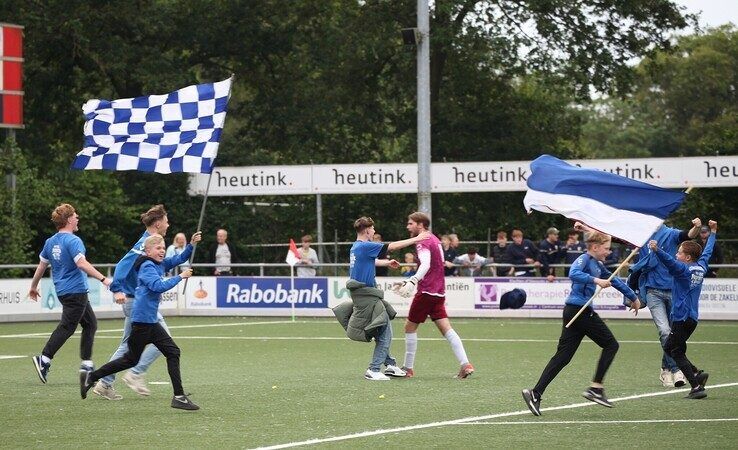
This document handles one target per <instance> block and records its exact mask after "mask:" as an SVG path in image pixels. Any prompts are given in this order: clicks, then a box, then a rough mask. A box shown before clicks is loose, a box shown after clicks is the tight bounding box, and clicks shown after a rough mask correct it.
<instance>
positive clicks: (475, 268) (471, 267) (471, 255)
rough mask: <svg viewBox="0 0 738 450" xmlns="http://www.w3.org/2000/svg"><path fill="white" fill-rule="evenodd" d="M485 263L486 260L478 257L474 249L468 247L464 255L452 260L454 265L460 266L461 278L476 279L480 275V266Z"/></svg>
mask: <svg viewBox="0 0 738 450" xmlns="http://www.w3.org/2000/svg"><path fill="white" fill-rule="evenodd" d="M486 262H487V258H485V257H484V256H480V255H479V254H478V253H477V249H476V248H475V247H469V248H468V249H467V251H466V253H465V254H463V255H461V256H457V257H456V259H454V264H458V265H461V268H460V269H459V275H461V276H462V277H478V276H479V275H481V274H482V266H484V264H485V263H486Z"/></svg>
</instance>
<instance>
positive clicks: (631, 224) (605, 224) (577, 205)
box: [523, 189, 663, 246]
mask: <svg viewBox="0 0 738 450" xmlns="http://www.w3.org/2000/svg"><path fill="white" fill-rule="evenodd" d="M523 203H524V204H525V207H526V208H527V209H535V210H537V211H541V212H545V213H558V214H563V215H564V216H566V217H569V218H571V219H576V220H580V221H582V222H584V223H585V224H587V225H589V226H590V227H592V228H594V229H596V230H599V231H602V232H603V233H607V234H610V235H613V236H618V237H619V238H621V239H624V240H626V241H628V242H630V243H631V244H633V245H637V246H643V245H645V244H646V241H647V240H648V238H650V237H651V235H652V234H653V233H654V232H655V231H656V229H657V228H658V227H659V226H660V225H661V223H662V222H663V221H662V220H661V219H659V218H658V217H654V216H649V215H648V214H642V213H638V212H634V211H628V210H623V209H617V208H613V207H612V206H608V205H606V204H604V203H601V202H598V201H597V200H593V199H591V198H586V197H579V196H576V195H568V194H551V193H548V192H541V191H535V190H533V189H528V193H527V194H526V195H525V199H524V200H523Z"/></svg>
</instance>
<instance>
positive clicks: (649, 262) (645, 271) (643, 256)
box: [630, 224, 689, 306]
mask: <svg viewBox="0 0 738 450" xmlns="http://www.w3.org/2000/svg"><path fill="white" fill-rule="evenodd" d="M687 233H688V231H681V230H677V229H676V228H669V227H667V226H666V225H663V224H662V225H661V226H660V227H659V229H658V230H656V232H655V233H654V234H653V235H652V236H651V238H650V239H649V240H654V241H657V242H658V243H659V248H662V249H664V251H665V252H666V253H668V254H670V255H673V254H676V251H677V248H679V244H681V243H682V242H684V241H686V240H688V239H689V236H688V234H687ZM638 270H640V271H641V276H640V278H639V279H638V290H639V291H640V293H641V302H645V301H646V289H647V288H651V289H661V290H665V291H668V290H670V289H671V286H672V284H673V281H674V280H673V279H672V276H671V275H669V271H668V270H666V267H664V266H663V264H660V263H659V260H658V259H657V258H656V256H654V255H653V254H652V252H651V251H650V250H649V248H648V246H643V247H642V248H641V250H640V252H638V262H637V263H636V264H634V265H633V266H632V267H631V268H630V271H631V272H636V271H638ZM644 306H645V303H644Z"/></svg>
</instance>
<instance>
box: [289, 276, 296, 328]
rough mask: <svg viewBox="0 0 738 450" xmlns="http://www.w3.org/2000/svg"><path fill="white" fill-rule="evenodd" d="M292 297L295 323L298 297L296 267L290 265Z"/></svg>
mask: <svg viewBox="0 0 738 450" xmlns="http://www.w3.org/2000/svg"><path fill="white" fill-rule="evenodd" d="M290 296H291V297H292V296H294V297H292V301H291V302H290V304H291V305H292V306H291V309H292V321H293V322H294V321H295V302H296V301H297V298H296V297H297V295H295V265H294V264H290Z"/></svg>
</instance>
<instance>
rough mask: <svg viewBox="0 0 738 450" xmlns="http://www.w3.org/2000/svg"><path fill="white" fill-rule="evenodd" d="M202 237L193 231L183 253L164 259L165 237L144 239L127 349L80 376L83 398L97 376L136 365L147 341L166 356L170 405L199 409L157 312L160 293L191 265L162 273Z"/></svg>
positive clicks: (188, 274)
mask: <svg viewBox="0 0 738 450" xmlns="http://www.w3.org/2000/svg"><path fill="white" fill-rule="evenodd" d="M201 239H202V237H201V234H200V232H199V231H198V232H197V233H195V234H193V235H192V239H191V240H190V244H188V245H187V247H186V248H185V250H184V251H183V252H182V253H180V254H179V255H176V256H173V257H171V258H166V259H165V258H164V255H165V253H166V250H165V247H164V238H162V237H161V236H160V235H158V234H154V235H152V236H149V237H147V238H146V240H145V241H144V250H145V252H146V254H145V255H141V256H140V257H139V258H138V259H137V260H136V264H135V265H134V268H135V269H137V271H138V286H137V287H136V298H135V300H134V302H133V311H132V313H131V336H130V337H129V338H128V351H127V352H126V353H125V354H124V355H123V356H122V357H120V358H118V359H115V360H113V361H110V362H109V363H107V364H105V365H104V366H102V367H100V368H99V369H97V370H95V371H93V372H89V373H88V374H87V376H86V377H85V379H84V380H81V382H80V393H81V395H82V398H83V399H84V398H87V391H89V390H90V389H91V388H92V387H93V386H94V385H95V383H96V382H97V380H99V379H101V378H103V377H105V376H107V375H110V374H113V373H117V372H120V371H122V370H125V369H130V368H131V367H133V366H135V365H136V364H137V363H138V360H139V359H140V358H141V354H142V353H143V351H144V348H145V347H146V346H147V345H148V344H154V345H155V346H156V348H158V349H159V351H161V352H162V354H163V355H164V356H165V357H166V358H167V370H168V371H169V378H170V379H171V380H172V388H173V389H174V397H173V398H172V405H171V406H172V408H178V409H184V410H189V411H194V410H197V409H200V407H199V406H197V405H196V404H194V403H192V401H191V400H190V399H189V398H187V396H186V395H185V393H184V388H183V387H182V379H181V376H180V372H179V355H180V351H179V347H177V344H175V343H174V340H173V339H172V337H171V336H170V335H169V333H167V330H166V329H165V328H164V327H163V326H162V325H161V323H159V318H158V312H159V302H160V301H161V294H162V293H164V292H166V291H168V290H170V289H172V288H173V287H175V286H176V285H177V284H178V283H179V282H180V281H182V280H183V279H185V278H189V277H191V276H192V269H191V268H187V269H185V270H183V271H182V272H181V273H180V274H179V275H175V276H174V277H172V278H169V279H167V280H165V279H164V274H165V273H166V272H167V271H168V270H170V269H172V268H174V267H176V266H178V265H180V264H182V263H183V262H184V261H187V259H188V258H189V257H190V255H191V254H192V244H195V243H197V242H199V241H200V240H201Z"/></svg>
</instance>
